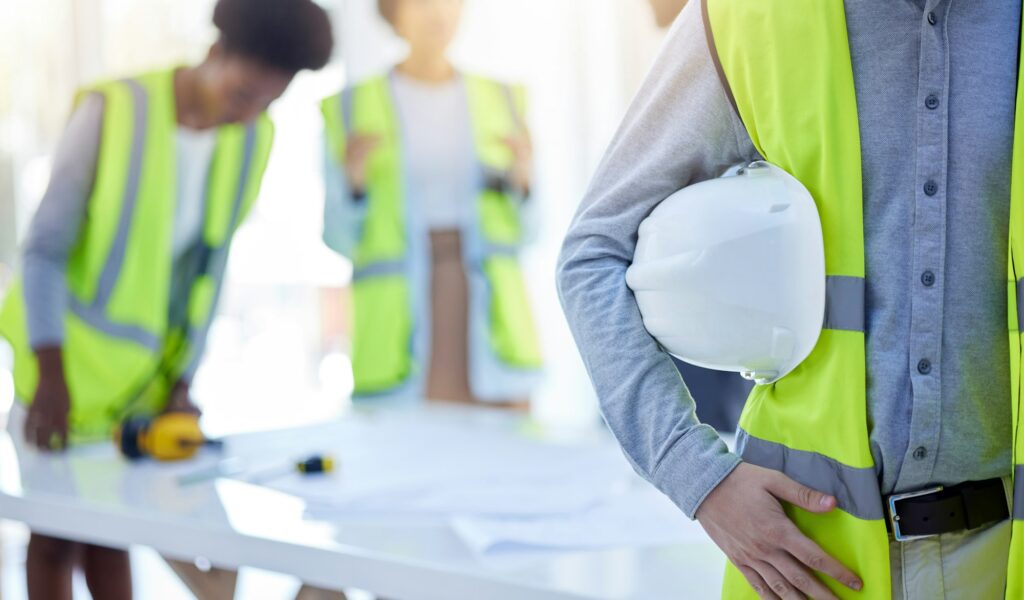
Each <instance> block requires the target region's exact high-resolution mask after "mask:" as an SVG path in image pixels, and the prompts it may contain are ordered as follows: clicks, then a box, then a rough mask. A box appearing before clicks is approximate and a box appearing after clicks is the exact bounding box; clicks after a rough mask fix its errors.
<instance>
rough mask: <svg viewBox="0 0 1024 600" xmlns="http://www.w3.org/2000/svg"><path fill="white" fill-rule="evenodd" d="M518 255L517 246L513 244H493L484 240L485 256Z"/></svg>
mask: <svg viewBox="0 0 1024 600" xmlns="http://www.w3.org/2000/svg"><path fill="white" fill-rule="evenodd" d="M495 255H497V256H518V255H519V246H516V245H514V244H495V243H493V242H486V243H485V244H484V257H487V256H495Z"/></svg>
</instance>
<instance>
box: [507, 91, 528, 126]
mask: <svg viewBox="0 0 1024 600" xmlns="http://www.w3.org/2000/svg"><path fill="white" fill-rule="evenodd" d="M501 89H502V91H503V92H504V93H505V102H507V103H508V111H509V113H510V114H511V115H512V120H513V121H515V124H516V127H518V128H519V129H525V128H526V124H525V123H523V115H521V114H519V107H518V106H516V95H515V93H514V92H513V91H512V86H510V85H502V86H501Z"/></svg>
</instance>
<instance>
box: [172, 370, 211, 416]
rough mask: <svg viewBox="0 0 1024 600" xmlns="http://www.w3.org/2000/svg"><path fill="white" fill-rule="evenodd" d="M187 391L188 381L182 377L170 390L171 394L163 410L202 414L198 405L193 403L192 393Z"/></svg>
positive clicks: (188, 389)
mask: <svg viewBox="0 0 1024 600" xmlns="http://www.w3.org/2000/svg"><path fill="white" fill-rule="evenodd" d="M189 392H190V388H189V384H188V382H187V381H185V380H184V379H179V380H178V382H177V383H175V384H174V388H173V389H172V390H171V396H170V398H168V399H167V406H166V407H164V412H165V413H188V414H192V415H196V416H199V415H201V414H203V411H201V410H199V407H198V406H196V405H195V404H193V402H192V395H191V394H190V393H189Z"/></svg>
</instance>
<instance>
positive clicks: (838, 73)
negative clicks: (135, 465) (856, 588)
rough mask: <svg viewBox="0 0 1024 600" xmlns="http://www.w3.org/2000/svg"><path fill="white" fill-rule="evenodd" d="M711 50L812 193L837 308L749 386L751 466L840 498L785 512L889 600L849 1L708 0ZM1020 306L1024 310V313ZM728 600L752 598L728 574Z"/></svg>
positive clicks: (771, 145)
mask: <svg viewBox="0 0 1024 600" xmlns="http://www.w3.org/2000/svg"><path fill="white" fill-rule="evenodd" d="M704 11H705V12H704V14H705V19H706V24H707V26H708V32H709V42H710V46H711V48H712V52H713V53H715V54H716V62H717V63H718V65H719V66H720V71H721V73H722V75H723V76H724V77H723V78H724V80H725V81H724V83H725V84H726V88H727V90H728V91H729V95H730V98H731V99H732V101H733V104H734V106H735V107H736V108H737V110H738V113H739V115H740V117H741V118H742V120H743V123H744V125H745V126H746V128H747V131H748V132H749V134H750V139H751V140H752V141H753V143H754V145H755V146H756V147H757V149H758V151H759V152H760V153H761V155H762V156H763V157H764V158H765V159H766V160H768V161H770V162H772V163H774V164H776V165H779V166H780V167H782V168H783V169H785V170H786V171H788V172H790V173H792V174H793V175H794V176H795V177H796V178H797V179H799V180H800V181H801V182H802V183H803V184H804V185H805V186H806V187H807V188H808V189H809V190H810V191H811V194H812V195H813V196H814V198H815V200H816V202H817V204H818V210H819V212H820V215H821V221H822V229H823V231H824V238H825V263H826V269H825V270H826V273H827V287H828V296H829V302H828V306H829V310H828V311H827V314H826V319H825V320H826V324H825V329H824V331H822V334H821V338H820V340H819V342H818V345H817V347H816V348H815V350H814V352H813V353H812V354H811V356H810V357H809V358H808V359H807V360H806V361H805V362H804V363H803V364H802V365H801V366H799V367H798V368H797V369H796V370H795V371H794V372H792V373H791V374H790V375H789V376H787V377H785V378H784V379H782V380H780V381H779V382H777V383H775V384H773V385H770V386H758V387H756V388H755V389H754V391H753V392H752V394H751V397H750V399H749V401H748V403H747V406H746V410H745V411H744V413H743V416H742V418H741V420H740V427H741V429H742V430H743V431H744V432H745V435H746V444H745V448H744V450H743V453H742V454H743V459H744V460H745V461H747V462H750V463H752V464H756V465H760V466H764V467H769V468H776V469H781V470H782V471H783V472H785V474H786V475H788V476H789V477H791V478H793V479H795V480H796V481H799V482H801V483H803V484H805V485H808V486H811V487H813V488H815V489H818V490H821V491H823V492H827V493H830V494H833V495H835V496H836V497H837V499H838V501H839V509H838V510H835V511H833V512H832V513H830V514H826V515H814V514H810V513H807V512H804V511H802V510H800V509H797V508H795V507H792V506H787V509H786V512H787V514H789V516H790V517H792V519H793V520H794V521H795V523H796V524H797V525H798V526H799V527H800V529H801V530H802V531H804V532H805V533H806V534H807V535H809V536H810V537H811V538H813V539H814V540H815V541H816V542H817V543H818V544H820V545H821V547H822V548H823V549H824V550H825V551H826V552H828V553H829V554H831V555H832V556H834V557H836V558H837V559H838V560H839V561H841V562H842V563H844V564H846V565H847V566H848V567H850V568H851V569H852V570H853V571H854V572H855V573H858V574H859V575H860V576H861V577H862V578H863V580H864V582H865V586H864V590H863V592H861V593H859V594H858V593H854V592H852V591H850V590H849V589H847V588H845V587H843V586H840V585H838V584H835V582H833V581H832V580H830V579H827V581H826V583H827V584H829V587H830V588H831V589H832V591H833V592H834V593H835V594H836V595H837V596H839V597H841V598H889V597H890V596H891V590H890V581H891V580H890V573H889V542H888V536H887V533H886V526H885V519H886V518H887V514H886V510H885V508H884V507H883V503H882V497H881V494H880V492H879V486H878V478H877V476H876V474H875V465H874V461H873V459H872V455H871V449H870V447H869V443H868V424H867V423H868V421H867V403H866V397H865V386H866V382H865V349H864V227H863V212H862V200H863V198H862V187H861V182H862V180H861V148H860V129H859V122H858V117H857V101H856V96H855V94H854V81H853V68H852V65H851V59H850V49H849V42H848V38H847V29H846V15H845V13H844V7H843V2H842V0H760V1H758V2H735V1H730V0H704ZM1022 84H1024V79H1021V80H1020V82H1019V83H1018V86H1019V91H1018V94H1017V118H1016V125H1015V127H1016V129H1015V131H1016V138H1015V143H1014V151H1013V176H1012V188H1011V195H1012V199H1011V215H1010V254H1011V257H1010V264H1009V277H1008V279H1007V289H1008V291H1009V305H1010V315H1009V330H1010V359H1011V364H1012V370H1011V373H1012V377H1013V381H1012V391H1013V393H1012V398H1008V399H1007V401H1008V402H1011V404H1012V405H1013V413H1012V414H1013V431H1014V436H1013V438H1014V450H1013V456H1014V464H1015V465H1016V468H1015V484H1016V486H1015V487H1016V493H1015V494H1014V495H1015V500H1016V501H1015V503H1014V509H1013V511H1012V515H1013V518H1014V521H1013V538H1012V545H1011V552H1010V563H1009V582H1008V587H1007V593H1006V598H1008V599H1010V598H1012V599H1015V600H1019V599H1020V598H1024V529H1022V527H1024V521H1022V520H1021V519H1022V518H1024V485H1022V484H1024V470H1022V469H1024V467H1022V463H1024V439H1022V437H1021V435H1020V432H1021V418H1022V415H1021V411H1020V409H1019V408H1020V407H1019V406H1018V403H1019V400H1018V397H1017V396H1018V390H1019V387H1020V381H1019V377H1020V363H1021V348H1022V344H1021V329H1020V327H1019V325H1018V323H1021V324H1024V319H1018V316H1017V308H1016V307H1018V304H1017V290H1018V289H1019V282H1021V281H1022V280H1021V279H1020V277H1021V276H1022V275H1024V85H1022ZM1021 306H1024V305H1021ZM723 597H725V598H729V599H730V600H731V599H735V598H756V597H757V596H756V594H755V593H754V592H753V590H752V589H751V588H750V586H749V585H748V584H747V583H746V581H745V580H744V579H743V577H742V576H741V575H740V573H739V572H738V571H737V570H736V569H735V568H734V567H733V566H732V565H730V566H729V567H728V571H727V574H726V581H725V589H724V593H723Z"/></svg>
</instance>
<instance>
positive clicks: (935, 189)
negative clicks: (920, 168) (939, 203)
mask: <svg viewBox="0 0 1024 600" xmlns="http://www.w3.org/2000/svg"><path fill="white" fill-rule="evenodd" d="M924 193H925V194H927V195H929V196H934V195H935V194H938V193H939V184H937V183H935V180H934V179H929V180H928V181H926V182H925V184H924Z"/></svg>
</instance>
